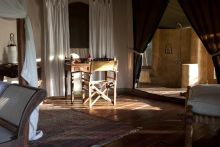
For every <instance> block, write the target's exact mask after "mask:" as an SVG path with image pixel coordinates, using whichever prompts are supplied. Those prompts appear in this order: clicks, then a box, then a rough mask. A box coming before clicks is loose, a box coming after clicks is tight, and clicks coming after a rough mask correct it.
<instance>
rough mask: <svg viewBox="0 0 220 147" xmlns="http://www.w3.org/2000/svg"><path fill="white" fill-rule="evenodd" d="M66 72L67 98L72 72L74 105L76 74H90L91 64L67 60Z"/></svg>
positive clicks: (65, 64)
mask: <svg viewBox="0 0 220 147" xmlns="http://www.w3.org/2000/svg"><path fill="white" fill-rule="evenodd" d="M64 72H65V98H67V76H68V73H69V72H70V86H71V103H73V99H74V95H73V90H74V82H73V81H74V73H77V72H90V63H88V62H87V63H75V62H71V60H65V63H64Z"/></svg>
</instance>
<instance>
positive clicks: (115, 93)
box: [114, 82, 117, 106]
mask: <svg viewBox="0 0 220 147" xmlns="http://www.w3.org/2000/svg"><path fill="white" fill-rule="evenodd" d="M116 97H117V92H116V82H115V83H114V106H116Z"/></svg>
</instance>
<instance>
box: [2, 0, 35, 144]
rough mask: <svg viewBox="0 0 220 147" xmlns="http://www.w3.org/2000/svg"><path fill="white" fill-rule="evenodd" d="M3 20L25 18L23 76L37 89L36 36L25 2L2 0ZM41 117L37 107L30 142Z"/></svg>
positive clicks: (32, 122)
mask: <svg viewBox="0 0 220 147" xmlns="http://www.w3.org/2000/svg"><path fill="white" fill-rule="evenodd" d="M0 17H1V18H11V19H16V18H25V26H24V27H25V59H24V64H23V67H22V72H21V76H22V77H23V78H24V79H25V80H26V81H27V82H28V84H29V85H30V86H34V87H37V86H38V85H37V83H38V82H37V81H38V75H37V63H36V50H35V44H34V36H33V31H32V26H31V22H30V19H29V18H28V16H27V12H26V1H25V0H10V1H9V0H1V1H0ZM38 116H39V107H37V108H36V109H35V110H34V111H33V112H32V114H31V116H30V125H29V140H33V139H34V138H36V134H37V133H36V131H37V123H38Z"/></svg>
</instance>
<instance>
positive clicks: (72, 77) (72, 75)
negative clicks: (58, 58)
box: [70, 72, 74, 104]
mask: <svg viewBox="0 0 220 147" xmlns="http://www.w3.org/2000/svg"><path fill="white" fill-rule="evenodd" d="M70 74H71V104H73V100H74V94H73V90H74V73H72V72H71V73H70Z"/></svg>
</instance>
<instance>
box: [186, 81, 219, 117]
mask: <svg viewBox="0 0 220 147" xmlns="http://www.w3.org/2000/svg"><path fill="white" fill-rule="evenodd" d="M187 105H191V106H192V111H193V112H194V113H197V114H201V115H208V116H220V84H204V85H197V86H194V87H192V88H191V89H190V91H189V99H188V101H187Z"/></svg>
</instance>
